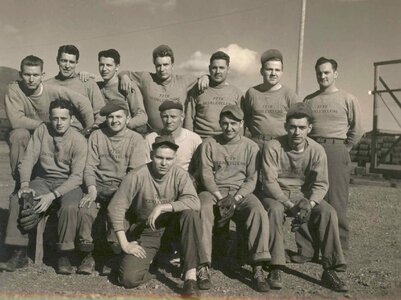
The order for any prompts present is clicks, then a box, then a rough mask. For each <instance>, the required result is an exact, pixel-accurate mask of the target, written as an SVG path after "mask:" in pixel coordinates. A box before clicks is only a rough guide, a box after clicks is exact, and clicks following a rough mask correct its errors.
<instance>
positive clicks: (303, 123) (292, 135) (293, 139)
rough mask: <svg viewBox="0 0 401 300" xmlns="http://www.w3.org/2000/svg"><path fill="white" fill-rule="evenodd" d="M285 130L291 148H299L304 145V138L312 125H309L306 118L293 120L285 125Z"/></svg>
mask: <svg viewBox="0 0 401 300" xmlns="http://www.w3.org/2000/svg"><path fill="white" fill-rule="evenodd" d="M285 130H287V136H288V139H289V142H290V144H291V145H292V146H293V148H299V147H302V146H303V144H304V143H305V140H306V137H307V136H308V134H309V133H310V132H311V130H312V125H311V124H309V122H308V119H307V118H301V119H294V118H293V119H289V120H288V122H287V123H285Z"/></svg>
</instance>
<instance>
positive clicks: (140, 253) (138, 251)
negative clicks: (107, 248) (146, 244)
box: [121, 241, 146, 258]
mask: <svg viewBox="0 0 401 300" xmlns="http://www.w3.org/2000/svg"><path fill="white" fill-rule="evenodd" d="M121 249H122V250H123V251H124V252H125V253H127V254H131V255H134V256H136V257H138V258H146V251H145V249H143V248H142V247H141V245H139V244H138V242H136V241H133V242H129V243H127V244H125V245H124V247H121Z"/></svg>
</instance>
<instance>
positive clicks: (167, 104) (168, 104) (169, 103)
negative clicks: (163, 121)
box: [159, 100, 184, 112]
mask: <svg viewBox="0 0 401 300" xmlns="http://www.w3.org/2000/svg"><path fill="white" fill-rule="evenodd" d="M168 109H179V110H184V107H183V106H182V104H181V102H178V101H173V100H166V101H164V102H163V103H162V104H160V106H159V111H160V112H162V111H165V110H168Z"/></svg>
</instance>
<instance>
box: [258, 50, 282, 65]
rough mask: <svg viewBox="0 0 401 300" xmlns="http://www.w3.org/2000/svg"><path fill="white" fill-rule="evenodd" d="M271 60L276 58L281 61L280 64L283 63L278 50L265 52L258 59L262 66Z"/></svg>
mask: <svg viewBox="0 0 401 300" xmlns="http://www.w3.org/2000/svg"><path fill="white" fill-rule="evenodd" d="M272 58H277V59H279V60H280V61H281V63H282V62H283V55H282V54H281V52H280V50H277V49H269V50H267V51H265V52H264V53H263V54H262V56H261V57H260V62H261V64H262V65H263V64H264V63H265V62H267V61H268V60H270V59H272Z"/></svg>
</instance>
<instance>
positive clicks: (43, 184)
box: [5, 177, 83, 251]
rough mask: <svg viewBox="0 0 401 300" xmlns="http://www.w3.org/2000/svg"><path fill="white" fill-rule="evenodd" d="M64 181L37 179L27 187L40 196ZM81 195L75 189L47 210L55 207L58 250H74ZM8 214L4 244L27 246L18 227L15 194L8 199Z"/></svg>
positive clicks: (17, 201)
mask: <svg viewBox="0 0 401 300" xmlns="http://www.w3.org/2000/svg"><path fill="white" fill-rule="evenodd" d="M64 181H65V180H54V179H53V180H50V179H43V178H39V177H37V178H35V179H34V180H32V181H31V182H30V183H29V187H30V188H31V189H33V190H34V191H35V192H36V196H40V195H44V194H47V193H49V192H50V191H52V190H54V189H56V188H57V187H58V186H60V185H61V184H62V183H63V182H64ZM82 195H83V194H82V190H81V188H76V189H74V190H72V191H70V192H68V193H66V194H65V195H63V196H61V197H59V198H57V199H55V200H54V201H53V203H52V204H51V206H50V208H49V209H52V207H57V217H58V223H57V233H58V242H57V248H58V250H61V251H67V250H73V249H74V248H75V237H76V230H77V218H78V204H79V201H80V200H81V198H82ZM9 213H10V215H9V218H8V223H7V230H6V238H5V244H7V245H12V246H27V245H28V242H29V237H28V234H27V233H25V232H23V231H21V230H20V228H19V226H18V217H19V213H20V204H19V199H18V196H17V194H14V195H12V197H10V208H9Z"/></svg>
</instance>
